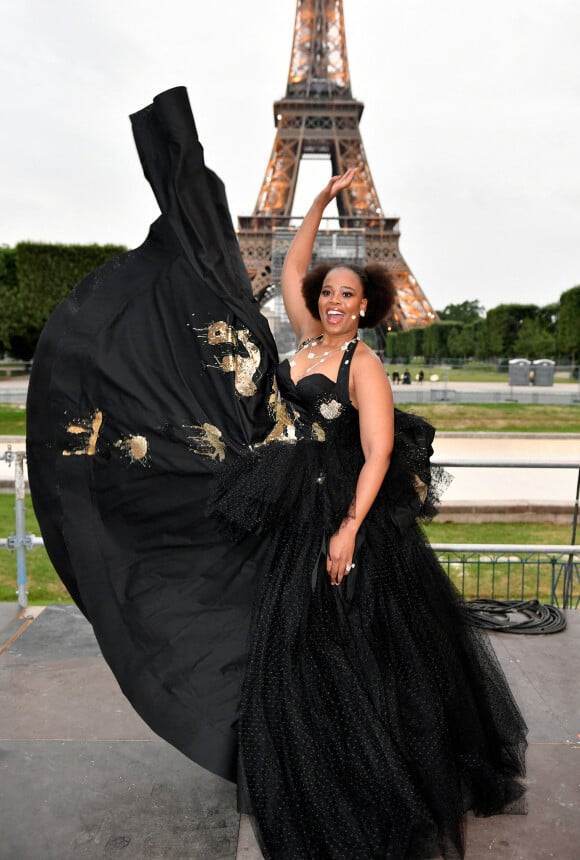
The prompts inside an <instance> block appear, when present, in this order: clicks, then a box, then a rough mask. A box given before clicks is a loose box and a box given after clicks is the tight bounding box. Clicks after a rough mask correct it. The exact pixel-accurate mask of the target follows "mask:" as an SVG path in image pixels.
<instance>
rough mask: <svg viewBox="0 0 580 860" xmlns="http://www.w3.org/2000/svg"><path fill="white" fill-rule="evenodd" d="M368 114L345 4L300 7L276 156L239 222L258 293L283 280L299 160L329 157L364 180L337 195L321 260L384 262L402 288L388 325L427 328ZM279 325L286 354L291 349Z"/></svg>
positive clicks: (326, 1)
mask: <svg viewBox="0 0 580 860" xmlns="http://www.w3.org/2000/svg"><path fill="white" fill-rule="evenodd" d="M363 109H364V105H363V103H362V102H359V101H357V100H356V99H354V98H353V97H352V91H351V85H350V73H349V67H348V58H347V52H346V36H345V29H344V14H343V8H342V0H297V3H296V21H295V25H294V39H293V44H292V56H291V60H290V70H289V74H288V85H287V88H286V95H285V97H284V98H282V99H280V100H279V101H277V102H275V103H274V122H275V125H276V139H275V141H274V146H273V149H272V155H271V156H270V160H269V162H268V166H267V168H266V173H265V175H264V180H263V182H262V187H261V188H260V193H259V194H258V200H257V202H256V206H255V208H254V212H253V214H252V215H251V216H248V217H245V216H240V217H239V219H238V225H239V226H238V238H239V241H240V246H241V249H242V255H243V258H244V262H245V265H246V268H247V270H248V273H249V275H250V278H251V279H252V288H253V290H254V294H255V295H262V294H263V293H264V292H265V290H267V288H268V287H270V286H271V285H272V284H277V283H279V277H280V271H281V267H282V262H283V259H284V256H285V253H286V250H287V248H288V246H289V244H290V241H291V240H292V237H293V235H294V233H295V232H296V229H297V227H298V225H299V223H300V220H301V219H300V218H295V217H293V216H292V206H293V203H294V195H295V192H296V183H297V179H298V171H299V168H300V162H301V160H302V159H303V158H309V157H321V156H322V157H330V162H331V165H332V174H339V173H343V172H344V171H345V170H347V169H348V168H349V167H353V166H355V167H356V168H357V176H356V178H355V181H354V182H353V184H352V185H351V186H350V188H348V189H346V190H345V191H343V192H341V193H340V195H339V196H338V198H337V208H338V218H337V219H336V218H335V219H325V221H323V224H322V229H321V231H320V232H319V236H318V239H317V243H316V247H315V251H314V258H315V259H316V258H320V259H324V260H328V261H329V262H336V263H340V261H341V260H344V259H345V258H346V259H350V260H351V261H353V262H356V263H359V264H360V263H362V264H364V263H365V262H367V263H368V262H374V263H381V264H383V265H385V266H386V267H387V268H388V269H389V271H390V272H391V274H392V276H393V278H394V280H395V285H396V289H397V300H396V306H395V307H394V308H393V311H392V313H391V317H390V318H389V319H388V320H386V324H387V327H389V328H392V329H393V330H397V329H409V328H413V327H415V326H425V325H429V324H430V323H431V322H433V321H434V320H436V319H437V316H436V314H435V311H434V310H433V308H432V307H431V305H430V303H429V301H428V300H427V298H426V296H425V294H424V293H423V291H422V290H421V288H420V286H419V284H418V283H417V281H416V279H415V278H414V276H413V274H412V272H411V270H410V269H409V267H408V265H407V263H406V262H405V260H404V258H403V256H402V254H401V252H400V250H399V235H400V233H399V219H398V218H393V217H389V218H387V217H385V216H384V215H383V210H382V208H381V204H380V202H379V197H378V194H377V191H376V189H375V186H374V183H373V179H372V176H371V172H370V169H369V166H368V163H367V159H366V155H365V151H364V147H363V143H362V138H361V133H360V125H359V124H360V119H361V116H362V112H363ZM332 222H334V223H332ZM268 304H271V303H268ZM274 304H275V301H274ZM278 305H280V299H279V297H278ZM267 306H268V305H266V307H267ZM266 312H267V311H266ZM279 314H280V311H279V310H278V311H277V312H275V313H274V316H276V315H279ZM272 322H274V325H273V328H274V334H275V336H276V339H277V340H278V346H279V348H280V349H281V350H282V349H283V348H288V349H290V348H291V343H290V342H288V344H286V343H280V337H279V336H278V334H277V332H276V328H277V325H276V321H275V320H271V324H272ZM283 340H284V339H283Z"/></svg>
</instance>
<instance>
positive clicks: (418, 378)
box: [417, 370, 425, 383]
mask: <svg viewBox="0 0 580 860" xmlns="http://www.w3.org/2000/svg"><path fill="white" fill-rule="evenodd" d="M424 379H425V374H424V373H423V371H422V370H420V371H419V373H418V374H417V382H419V383H422V382H423V380H424Z"/></svg>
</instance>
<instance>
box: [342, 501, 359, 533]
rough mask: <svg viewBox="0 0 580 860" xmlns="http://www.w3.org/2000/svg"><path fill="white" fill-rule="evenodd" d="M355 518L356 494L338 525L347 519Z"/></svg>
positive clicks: (346, 521) (343, 523)
mask: <svg viewBox="0 0 580 860" xmlns="http://www.w3.org/2000/svg"><path fill="white" fill-rule="evenodd" d="M355 518H356V496H355V497H354V499H353V500H352V502H351V503H350V505H349V506H348V511H347V512H346V517H345V518H344V519H343V521H342V523H341V524H340V527H341V528H342V527H343V526H345V525H346V524H347V523H348V521H349V520H354V519H355Z"/></svg>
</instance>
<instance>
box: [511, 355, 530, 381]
mask: <svg viewBox="0 0 580 860" xmlns="http://www.w3.org/2000/svg"><path fill="white" fill-rule="evenodd" d="M508 367H509V383H510V385H529V384H530V370H531V368H532V362H531V361H528V359H527V358H510V360H509V362H508Z"/></svg>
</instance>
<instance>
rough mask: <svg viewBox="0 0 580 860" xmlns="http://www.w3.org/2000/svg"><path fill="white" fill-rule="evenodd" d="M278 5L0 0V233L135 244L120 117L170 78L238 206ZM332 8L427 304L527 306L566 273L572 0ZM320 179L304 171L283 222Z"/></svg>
mask: <svg viewBox="0 0 580 860" xmlns="http://www.w3.org/2000/svg"><path fill="white" fill-rule="evenodd" d="M295 5H296V4H295V2H294V0H244V2H242V0H221V2H218V0H213V2H210V0H164V3H159V2H158V0H157V2H152V0H4V2H3V3H2V31H1V33H0V82H1V83H0V92H1V102H0V115H1V118H2V119H1V123H0V128H1V132H0V201H1V202H0V244H8V245H14V244H15V243H16V242H18V241H20V240H24V239H33V240H40V241H50V242H99V243H105V242H114V243H122V244H126V245H128V246H130V247H133V246H135V245H138V244H140V242H141V241H142V239H143V238H144V236H145V235H146V232H147V227H148V224H149V223H150V222H151V221H152V220H154V218H155V217H156V215H157V209H156V205H155V202H154V200H153V195H152V194H151V192H150V190H149V188H148V186H147V184H146V182H145V180H144V179H143V176H142V173H141V169H140V166H139V162H138V159H137V156H136V152H135V149H134V145H133V141H132V137H131V131H130V126H129V122H128V118H127V117H128V114H129V113H131V112H133V111H135V110H138V109H139V108H141V107H143V106H145V105H146V104H147V103H149V101H150V100H151V98H152V97H153V96H154V95H155V94H156V93H158V92H161V91H162V90H164V89H168V88H169V87H172V86H176V85H180V84H184V85H186V86H187V88H188V90H189V95H190V99H191V102H192V105H193V108H194V113H195V115H196V120H197V125H198V130H199V133H200V137H201V139H202V141H203V143H204V146H205V152H206V161H207V163H208V165H209V166H210V167H212V168H213V169H214V170H216V171H217V172H218V173H219V174H220V176H221V177H222V179H223V180H224V181H225V183H226V187H227V190H228V197H229V202H230V208H231V211H232V215H233V216H234V218H236V217H237V216H238V215H249V214H251V212H252V209H253V207H254V204H255V201H256V197H257V195H258V191H259V188H260V184H261V181H262V177H263V174H264V170H265V168H266V163H267V160H268V157H269V154H270V149H271V146H272V143H273V140H274V124H273V114H272V103H273V101H274V100H275V99H277V98H280V97H282V96H283V95H284V93H285V88H286V80H287V75H288V65H289V60H290V49H291V43H292V28H293V23H294V14H295ZM344 11H345V19H346V29H347V46H348V55H349V62H350V71H351V79H352V87H353V94H354V96H355V97H356V98H358V99H360V100H361V101H363V102H364V103H365V112H364V115H363V118H362V122H361V131H362V136H363V141H364V145H365V149H366V152H367V157H368V160H369V164H370V168H371V172H372V174H373V177H374V181H375V185H376V187H377V190H378V193H379V197H380V200H381V204H382V208H383V210H384V211H385V213H387V214H389V215H391V214H393V215H398V216H399V217H400V219H401V233H402V235H401V250H402V252H403V255H404V256H405V258H406V260H407V262H408V264H409V266H410V268H411V270H412V271H413V272H414V274H415V276H416V277H417V279H418V281H419V283H420V284H421V285H422V287H423V289H424V291H425V292H426V294H427V296H428V297H429V299H430V300H431V302H432V304H433V305H434V306H435V307H436V308H442V307H444V306H445V305H446V304H448V303H449V302H461V301H464V300H465V299H478V300H479V301H481V302H482V304H483V305H484V306H485V307H486V308H488V309H489V308H492V307H494V306H495V305H497V304H500V303H501V302H504V301H517V302H534V303H536V304H540V305H542V304H547V303H548V302H551V301H556V300H557V299H558V297H559V295H560V293H561V292H562V291H563V290H565V289H568V288H569V287H572V286H574V285H576V284H578V283H580V157H579V155H578V153H579V152H580V60H579V58H578V45H579V44H580V3H579V2H578V0H487V2H485V3H480V2H475V0H438V2H433V0H405V2H395V0H344ZM327 174H329V167H328V165H326V164H325V163H314V162H307V163H305V164H304V165H303V168H302V170H301V174H300V179H299V188H298V200H297V204H296V206H295V209H294V214H297V215H299V214H303V210H304V209H305V207H306V205H307V201H308V200H309V199H310V198H311V196H313V194H314V193H315V192H316V191H317V190H318V186H319V185H321V184H322V183H323V182H324V181H326V176H327ZM301 210H302V211H301Z"/></svg>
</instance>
